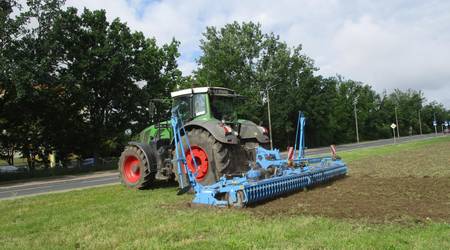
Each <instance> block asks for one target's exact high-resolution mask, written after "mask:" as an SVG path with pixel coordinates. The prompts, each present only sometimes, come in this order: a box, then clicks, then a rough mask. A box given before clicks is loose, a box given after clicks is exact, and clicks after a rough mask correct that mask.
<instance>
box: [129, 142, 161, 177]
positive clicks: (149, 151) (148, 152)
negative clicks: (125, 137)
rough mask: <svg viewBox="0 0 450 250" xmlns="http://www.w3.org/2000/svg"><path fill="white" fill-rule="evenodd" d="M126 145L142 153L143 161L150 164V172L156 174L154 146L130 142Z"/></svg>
mask: <svg viewBox="0 0 450 250" xmlns="http://www.w3.org/2000/svg"><path fill="white" fill-rule="evenodd" d="M128 145H130V146H135V147H138V148H139V149H140V150H141V151H142V152H143V153H144V157H145V159H146V160H147V162H148V163H149V164H150V171H151V172H157V151H156V145H155V144H147V143H142V142H135V141H130V142H128ZM152 163H153V164H152Z"/></svg>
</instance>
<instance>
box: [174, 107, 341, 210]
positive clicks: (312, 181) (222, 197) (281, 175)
mask: <svg viewBox="0 0 450 250" xmlns="http://www.w3.org/2000/svg"><path fill="white" fill-rule="evenodd" d="M171 124H172V126H173V130H174V134H175V138H174V140H175V155H176V157H177V161H176V162H177V168H178V173H179V175H180V176H179V181H181V182H180V187H181V188H185V187H186V186H189V185H190V187H192V189H193V190H194V192H195V195H194V199H193V201H192V203H194V204H203V205H208V206H218V207H229V206H234V207H245V206H248V205H251V204H255V203H258V202H263V201H266V200H270V199H275V198H277V197H279V196H282V195H285V194H289V193H292V192H296V191H299V190H302V189H304V188H308V187H312V186H314V185H318V184H321V183H324V182H327V181H330V180H332V179H335V178H338V177H341V176H344V175H346V174H347V165H346V164H345V163H344V162H343V161H341V160H339V159H334V158H331V157H318V158H306V157H304V125H305V118H304V116H303V114H302V113H300V115H299V120H298V126H297V133H296V142H298V143H296V144H297V145H296V146H295V147H297V146H298V157H297V159H295V158H294V160H288V159H282V158H281V155H280V152H279V150H278V149H275V150H267V149H264V148H262V147H258V148H257V149H256V160H255V162H254V163H253V164H252V163H250V164H249V165H250V166H252V167H251V168H250V170H249V171H248V172H246V173H241V174H239V175H237V176H236V175H235V176H234V177H230V178H227V177H226V176H222V177H221V178H220V179H219V180H218V181H217V182H216V183H214V184H212V185H207V186H206V185H202V184H200V183H198V182H197V181H196V179H195V175H196V173H192V172H191V171H189V170H188V169H187V164H186V158H185V154H184V149H183V147H180V146H179V144H180V143H179V142H181V141H182V137H181V133H180V131H182V132H183V133H184V134H186V131H184V126H183V124H182V121H181V120H180V119H179V115H178V111H177V110H176V109H175V110H172V123H171ZM186 143H187V147H188V148H189V149H190V145H189V141H187V138H186ZM194 164H196V163H195V162H194ZM183 168H184V169H183ZM182 170H184V171H183V172H184V173H187V177H188V179H189V185H188V184H187V183H183V178H182V176H181V173H182Z"/></svg>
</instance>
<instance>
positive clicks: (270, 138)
mask: <svg viewBox="0 0 450 250" xmlns="http://www.w3.org/2000/svg"><path fill="white" fill-rule="evenodd" d="M278 85H279V84H275V85H272V86H270V85H269V86H267V87H266V89H265V92H266V97H267V115H268V116H269V140H270V149H271V150H272V149H273V142H272V121H271V119H270V97H269V90H270V89H272V88H274V87H276V86H278Z"/></svg>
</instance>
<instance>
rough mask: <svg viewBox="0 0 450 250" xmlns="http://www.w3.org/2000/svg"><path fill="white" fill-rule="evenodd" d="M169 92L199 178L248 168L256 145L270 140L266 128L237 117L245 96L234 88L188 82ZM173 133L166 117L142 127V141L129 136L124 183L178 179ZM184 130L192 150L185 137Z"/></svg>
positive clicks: (190, 165) (142, 186)
mask: <svg viewBox="0 0 450 250" xmlns="http://www.w3.org/2000/svg"><path fill="white" fill-rule="evenodd" d="M171 97H172V98H173V100H172V106H173V107H175V106H176V107H178V110H179V113H180V118H181V120H182V121H183V124H184V128H185V131H186V134H183V135H182V136H183V140H182V142H181V143H182V144H183V145H180V146H183V147H184V148H185V153H186V155H185V156H186V162H187V165H188V166H187V167H188V169H189V170H190V171H192V172H195V173H196V178H197V181H198V182H200V183H201V184H205V185H210V184H212V183H215V182H217V180H218V179H219V178H220V177H221V176H224V175H225V176H236V175H240V174H242V173H245V172H247V171H248V170H249V162H251V161H254V160H255V159H254V158H255V149H256V148H257V147H258V146H263V147H267V145H268V143H269V136H268V130H267V129H266V128H264V127H261V126H258V125H256V124H255V123H254V122H251V121H248V120H243V119H238V117H237V115H236V110H235V108H236V105H237V103H239V100H240V99H242V96H240V95H238V94H237V93H236V92H235V91H233V90H231V89H227V88H219V87H200V88H190V89H184V90H179V91H175V92H172V93H171ZM173 135H174V133H173V131H172V127H171V124H170V121H162V122H158V123H157V124H155V125H151V126H150V127H148V128H146V129H144V130H143V131H142V132H141V133H140V134H139V140H138V141H133V142H129V143H128V146H126V147H125V149H124V151H123V152H122V154H121V156H120V159H119V173H120V179H121V181H122V183H123V184H124V185H125V186H127V187H129V188H136V189H145V188H148V187H150V185H151V184H152V183H153V182H154V181H155V180H173V179H175V178H176V176H178V175H177V174H176V171H177V170H176V169H177V168H176V167H175V166H176V164H173V162H174V160H173V159H175V156H174V154H173V151H174V148H175V145H174V140H173ZM186 136H187V137H188V140H189V143H190V145H191V147H190V150H191V151H192V152H191V151H189V150H188V147H187V145H185V143H184V142H185V138H186ZM194 160H195V163H196V164H195V163H194ZM195 166H197V169H196V167H195ZM181 176H186V173H183V174H182V175H181ZM186 178H187V177H186Z"/></svg>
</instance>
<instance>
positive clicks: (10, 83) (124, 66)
mask: <svg viewBox="0 0 450 250" xmlns="http://www.w3.org/2000/svg"><path fill="white" fill-rule="evenodd" d="M63 3H64V2H63V1H59V0H41V1H28V2H27V8H24V11H19V15H17V16H16V17H15V18H12V17H10V16H8V18H9V19H8V21H7V22H6V23H5V26H2V30H1V32H2V33H1V35H2V39H3V38H5V39H6V38H11V39H10V40H8V43H2V46H3V47H2V52H5V53H2V57H1V58H0V59H1V61H0V69H1V70H2V72H3V73H4V74H2V75H1V76H0V77H1V78H0V84H1V85H0V87H1V89H0V90H2V93H3V94H2V99H1V103H0V105H2V111H1V112H2V116H1V119H0V125H1V126H2V130H3V129H4V128H8V129H6V131H7V133H5V135H3V136H0V138H1V139H2V145H6V144H8V145H12V144H11V143H10V142H8V141H10V140H7V138H6V134H8V135H10V134H13V133H14V138H15V140H14V145H17V147H18V148H20V149H22V150H23V153H24V155H28V154H30V153H31V154H35V153H41V154H42V157H43V158H46V155H45V154H48V153H49V152H51V151H52V150H56V151H57V153H58V156H59V158H61V159H65V158H67V157H68V156H69V155H70V154H76V155H78V156H81V157H86V156H92V155H96V156H104V155H112V154H116V153H117V152H118V151H120V150H121V149H122V147H123V145H124V143H126V140H127V136H126V135H125V134H124V131H125V130H126V129H129V128H131V129H132V130H133V131H134V132H137V131H139V130H140V129H142V128H143V127H145V126H147V125H148V123H149V122H150V121H149V117H148V111H147V110H146V108H147V107H148V103H149V101H150V99H152V98H158V97H160V96H163V95H166V96H167V95H168V92H170V91H171V90H172V89H173V88H174V87H175V86H176V85H177V82H178V81H181V78H182V77H181V72H180V71H179V70H178V66H177V63H176V59H177V57H178V45H179V43H178V42H177V41H175V40H174V41H172V42H171V43H169V44H166V45H163V46H161V47H159V46H157V45H156V40H155V39H153V38H146V37H145V36H144V35H143V34H142V33H141V32H132V31H130V29H129V28H128V26H127V25H126V24H125V23H122V22H121V21H120V20H119V19H115V20H113V21H112V22H111V23H109V22H108V21H107V19H106V13H105V11H103V10H101V11H90V10H87V9H85V10H84V11H83V12H82V13H81V14H80V13H78V11H77V9H75V8H70V7H69V8H66V9H63V8H62V6H63ZM3 16H5V15H3ZM3 16H2V17H3ZM2 20H6V19H5V18H3V19H2ZM31 22H32V23H33V25H28V24H29V23H31ZM6 31H8V32H9V33H8V34H7V35H5V34H6V33H5V32H6ZM2 41H3V40H2ZM6 45H7V46H6ZM138 83H139V84H140V85H139V86H138ZM10 128H15V130H14V131H13V130H11V129H10ZM0 132H1V131H0ZM8 138H9V137H8ZM7 142H8V143H7ZM15 147H16V146H15Z"/></svg>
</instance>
